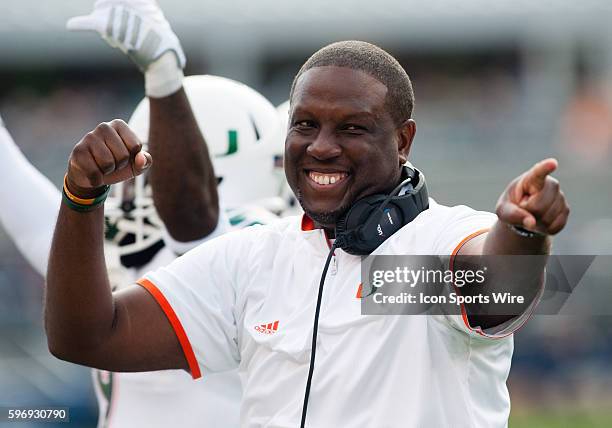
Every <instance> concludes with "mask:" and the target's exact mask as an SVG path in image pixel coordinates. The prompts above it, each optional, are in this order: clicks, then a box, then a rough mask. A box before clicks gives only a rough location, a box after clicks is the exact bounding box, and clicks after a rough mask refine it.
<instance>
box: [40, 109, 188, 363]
mask: <svg viewBox="0 0 612 428" xmlns="http://www.w3.org/2000/svg"><path fill="white" fill-rule="evenodd" d="M150 164H151V157H150V155H149V154H148V153H145V152H144V151H141V146H140V143H139V142H138V139H137V137H136V136H135V135H134V134H133V133H132V131H131V130H130V129H129V128H128V126H127V125H126V124H125V123H124V122H122V121H120V120H115V121H112V122H110V123H103V124H101V125H99V126H98V127H97V128H96V129H95V130H94V131H92V132H90V133H88V134H87V135H86V136H85V137H84V138H83V139H82V140H81V141H80V142H79V143H78V144H77V145H76V146H75V148H74V149H73V151H72V153H71V155H70V159H69V162H68V169H67V173H66V187H67V191H68V192H69V193H71V194H72V195H74V196H76V197H78V198H81V199H91V198H96V197H99V196H100V195H101V193H102V192H103V191H104V190H105V187H104V186H105V185H107V184H112V183H117V182H119V181H123V180H125V179H128V178H131V177H133V176H135V175H139V174H141V173H142V172H143V171H144V170H145V169H147V168H148V167H149V165H150ZM78 202H79V203H80V201H78ZM77 208H79V206H78V205H77ZM103 243H104V211H103V208H102V205H98V206H97V207H96V208H93V209H91V210H90V211H86V212H82V211H81V210H76V209H75V205H74V204H72V205H71V204H70V203H69V202H66V201H65V202H64V203H62V205H61V208H60V212H59V216H58V220H57V225H56V228H55V234H54V237H53V243H52V246H51V253H50V259H49V269H48V273H47V288H46V293H45V328H46V332H47V339H48V344H49V349H50V350H51V352H52V353H53V354H54V355H55V356H57V357H58V358H61V359H64V360H67V361H71V362H75V363H78V364H83V365H87V366H91V367H97V368H102V369H107V370H112V371H150V370H161V369H178V368H182V369H187V367H188V365H187V363H186V361H185V357H184V356H183V353H182V352H181V348H180V345H179V342H178V340H177V338H176V336H175V334H174V331H173V330H172V328H171V325H170V323H169V321H168V320H167V318H166V317H165V315H164V313H163V312H162V310H161V309H160V307H159V306H158V304H157V303H156V301H155V300H154V299H153V297H151V296H150V295H149V294H148V292H147V291H145V290H144V289H143V288H141V287H139V286H134V287H130V288H127V289H125V290H123V291H121V292H118V293H116V294H114V295H113V294H112V293H111V291H110V285H109V281H108V276H107V273H106V268H105V262H104V247H103Z"/></svg>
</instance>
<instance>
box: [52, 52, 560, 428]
mask: <svg viewBox="0 0 612 428" xmlns="http://www.w3.org/2000/svg"><path fill="white" fill-rule="evenodd" d="M290 100H291V113H290V117H291V119H290V122H289V123H290V125H289V129H288V132H287V139H286V150H285V172H286V175H287V179H288V181H289V184H290V185H291V188H292V189H293V191H294V192H295V194H296V195H297V196H298V199H299V201H300V203H301V205H302V208H303V209H304V211H305V216H304V217H303V218H302V219H301V220H300V219H299V218H296V217H293V218H287V219H285V220H282V221H279V222H277V223H273V224H270V225H267V226H262V227H254V228H249V229H245V230H243V231H239V232H235V233H230V234H227V235H224V236H223V237H220V238H218V239H215V240H212V241H210V242H208V243H206V244H204V245H202V246H200V247H198V248H197V249H195V250H193V251H191V252H190V253H188V254H186V255H185V256H183V257H181V258H179V259H177V260H176V261H175V262H173V263H172V264H171V265H169V266H168V267H166V268H162V269H159V270H157V271H156V272H153V273H150V274H147V275H146V276H145V277H144V278H143V279H141V280H139V281H138V283H139V286H132V287H130V288H126V289H125V290H122V291H121V292H118V293H115V294H114V295H112V294H111V293H110V292H109V290H108V285H107V279H106V275H105V271H104V266H103V251H102V243H101V242H102V237H101V235H102V230H101V223H102V218H103V211H102V209H101V206H102V205H101V200H102V199H103V194H104V192H106V191H107V188H106V187H105V186H106V185H108V184H110V183H116V182H119V181H121V180H125V179H126V178H129V177H131V176H133V175H138V174H140V173H142V172H143V171H145V170H146V169H148V168H149V167H150V165H151V163H152V158H151V156H150V155H149V154H148V153H146V152H143V151H141V149H140V145H139V142H138V140H137V138H136V137H135V135H134V134H133V133H132V132H131V130H130V129H129V128H128V127H127V126H126V125H125V124H124V123H122V122H120V121H113V122H111V123H110V124H109V125H108V126H110V127H111V128H112V129H113V130H114V133H113V134H112V135H108V136H106V137H105V138H103V144H102V142H101V141H99V140H98V138H99V137H101V136H100V135H99V132H97V131H94V136H95V137H96V138H93V137H91V136H86V137H85V138H83V140H81V141H80V142H79V143H78V144H77V146H76V147H75V149H74V150H73V153H72V155H71V157H70V166H69V168H68V172H67V188H66V189H65V192H66V194H67V195H69V194H76V195H78V197H79V198H84V199H87V200H89V201H93V202H91V203H89V204H88V205H84V206H78V205H77V206H74V205H72V204H69V203H65V204H63V206H62V208H61V210H60V215H59V218H58V224H57V227H56V233H55V236H54V243H53V247H52V251H51V261H50V265H49V273H48V278H47V279H48V285H47V286H48V288H47V295H46V328H47V334H48V340H49V347H50V349H51V351H52V352H53V353H54V354H55V355H56V356H58V357H59V358H62V359H66V360H69V361H73V362H77V363H79V364H84V365H89V366H94V367H105V368H107V369H110V370H117V371H141V370H159V369H175V368H182V369H184V370H186V371H189V372H190V373H191V375H192V376H193V377H194V378H199V377H201V376H207V375H208V374H209V373H215V372H222V371H224V370H231V369H233V368H235V367H238V369H239V373H240V375H241V380H242V385H243V399H242V407H241V424H242V425H243V426H252V427H255V426H268V427H281V426H282V427H287V426H299V425H300V420H301V419H300V418H301V415H302V409H303V403H304V389H303V385H305V384H306V378H307V376H308V373H309V360H310V358H309V357H310V351H311V347H310V343H311V338H312V336H313V329H312V318H313V314H314V310H315V305H316V302H317V285H318V282H319V275H320V271H319V269H322V265H323V262H324V260H325V257H326V256H327V255H328V253H329V246H328V245H329V242H328V240H327V239H326V238H327V237H329V235H331V234H333V233H334V231H335V229H336V227H337V225H338V222H339V220H340V219H341V217H342V216H343V214H344V213H345V212H346V210H347V209H348V208H349V207H351V206H352V205H353V204H354V202H356V201H357V200H359V199H361V198H363V197H366V196H368V195H372V194H374V193H383V194H384V193H388V192H389V191H390V190H391V189H393V188H394V187H396V186H397V185H398V183H399V181H400V176H401V171H402V165H403V164H404V163H405V162H406V161H407V158H408V154H409V152H410V147H411V144H412V142H413V138H414V135H415V131H416V127H415V122H414V121H413V120H412V119H411V113H412V105H413V95H412V87H411V84H410V80H409V78H408V76H407V75H406V72H405V71H404V70H403V69H402V68H401V66H400V65H399V64H398V63H397V61H396V60H395V59H394V58H393V57H391V56H390V55H389V54H387V53H386V52H384V51H383V50H381V49H380V48H377V47H375V46H373V45H370V44H368V43H364V42H340V43H336V44H332V45H330V46H327V47H325V48H323V49H321V50H319V51H318V52H316V53H315V54H314V55H313V56H312V57H311V58H310V59H309V60H307V61H306V63H305V64H304V65H303V66H302V68H301V70H300V71H299V72H298V74H297V76H296V78H295V80H294V84H293V86H292V92H291V95H290ZM94 147H96V149H95V150H96V153H97V154H99V156H98V155H92V154H91V150H93V148H94ZM111 154H114V155H115V156H113V157H115V158H116V159H117V161H116V162H115V163H114V164H113V165H112V167H109V168H108V170H106V172H105V173H103V172H101V171H100V169H99V168H98V166H97V165H98V164H99V162H101V161H102V160H103V159H110V157H111ZM555 168H556V161H554V160H545V161H542V162H539V163H537V164H536V165H535V166H534V167H533V168H532V169H530V170H529V171H527V172H526V173H524V174H522V175H521V176H519V177H517V179H516V180H514V181H512V182H511V183H510V184H509V186H508V188H507V189H506V190H505V191H504V192H503V193H502V195H501V197H500V199H499V201H498V205H497V214H498V218H495V216H493V215H491V214H488V213H481V212H475V211H473V210H471V209H469V208H467V207H463V206H459V207H453V208H450V207H444V206H441V205H438V204H436V203H435V201H433V200H431V201H430V204H429V208H428V209H427V210H425V211H423V212H422V213H421V214H420V215H419V216H417V217H416V218H415V219H414V220H413V221H412V222H411V223H409V224H407V225H405V226H404V227H403V228H402V229H400V230H399V231H398V232H396V233H395V234H394V235H392V236H391V237H390V238H389V239H387V240H386V241H385V242H384V243H383V244H382V245H381V246H380V247H379V248H378V249H376V251H375V253H379V254H440V255H451V254H453V255H466V254H546V253H547V252H548V251H549V247H550V237H549V235H551V234H555V233H558V232H559V231H560V230H561V229H562V228H563V227H564V225H565V223H566V221H567V216H568V214H569V209H568V207H567V203H566V202H565V199H564V196H563V194H562V193H561V191H560V190H559V185H558V182H557V181H556V180H554V179H553V178H551V177H550V176H549V174H550V173H551V172H552V171H553V170H554V169H555ZM65 199H66V198H65ZM65 199H64V200H65ZM185 202H186V203H187V202H188V199H186V200H185ZM71 207H72V209H71ZM84 210H87V211H86V212H81V211H84ZM519 226H520V227H522V229H521V228H518V227H519ZM483 228H489V229H483ZM84 235H85V236H88V237H89V239H88V241H87V243H84V242H83V241H82V240H81V239H79V238H80V237H81V236H84ZM334 257H335V259H336V261H335V263H334V269H330V273H329V276H328V278H327V282H326V287H327V288H326V293H324V295H323V300H322V304H321V312H320V313H321V315H320V322H319V329H318V330H319V335H318V340H317V342H316V344H317V345H318V346H317V349H318V350H319V354H318V357H317V359H316V370H315V371H314V377H313V378H312V384H311V388H310V399H309V402H308V403H309V404H308V412H307V415H306V416H307V418H306V422H307V424H308V426H311V427H323V426H346V427H361V426H390V427H396V426H415V427H416V426H436V427H438V426H505V425H506V424H507V418H508V414H509V398H508V393H507V390H506V387H505V380H506V377H507V375H508V370H509V367H510V359H511V354H512V337H511V335H510V333H511V332H512V331H514V329H516V328H517V326H518V324H519V323H520V322H523V321H524V320H525V318H526V316H528V312H529V311H530V310H532V309H533V305H534V304H535V302H536V301H537V299H534V300H533V302H530V304H529V305H528V307H527V308H525V313H524V314H520V316H518V317H515V318H512V319H507V320H504V322H503V323H501V324H500V323H498V321H497V320H493V321H491V320H488V319H483V320H480V319H479V318H478V317H472V316H471V315H470V314H468V316H467V317H466V318H465V319H462V317H460V316H439V317H427V316H422V317H400V316H373V315H361V313H360V303H359V299H358V298H356V291H357V288H358V284H359V279H360V259H359V258H358V257H356V256H351V255H349V254H347V253H345V252H344V251H342V250H340V249H337V250H336V251H335V256H334ZM541 270H542V269H540V272H538V274H541ZM538 277H539V275H536V276H534V280H533V284H532V288H533V289H537V288H538V287H540V286H541V281H540V280H539V278H538ZM85 278H86V279H85ZM495 286H496V285H495V284H494V283H493V284H491V283H487V284H486V287H489V288H495ZM533 294H534V295H535V294H537V292H536V291H534V293H533ZM92 302H96V303H95V304H93V303H92ZM481 321H482V322H481ZM500 327H501V328H500ZM118 350H121V352H118ZM302 426H305V425H304V421H303V418H302Z"/></svg>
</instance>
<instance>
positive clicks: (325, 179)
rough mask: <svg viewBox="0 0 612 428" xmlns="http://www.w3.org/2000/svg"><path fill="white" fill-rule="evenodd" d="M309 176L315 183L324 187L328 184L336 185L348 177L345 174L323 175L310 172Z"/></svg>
mask: <svg viewBox="0 0 612 428" xmlns="http://www.w3.org/2000/svg"><path fill="white" fill-rule="evenodd" d="M308 175H309V177H310V179H311V180H312V181H314V182H315V183H317V184H321V185H323V186H325V185H327V184H335V183H337V182H338V181H340V180H342V179H343V178H345V177H346V176H347V174H346V173H345V172H336V173H333V174H323V173H320V172H314V171H310V173H309V174H308Z"/></svg>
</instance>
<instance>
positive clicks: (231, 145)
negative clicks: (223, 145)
mask: <svg viewBox="0 0 612 428" xmlns="http://www.w3.org/2000/svg"><path fill="white" fill-rule="evenodd" d="M227 137H228V138H227V141H228V145H227V151H226V152H225V153H221V154H219V155H216V156H215V157H217V158H222V157H225V156H229V155H233V154H234V153H236V152H237V151H238V131H236V130H235V129H230V130H229V131H227Z"/></svg>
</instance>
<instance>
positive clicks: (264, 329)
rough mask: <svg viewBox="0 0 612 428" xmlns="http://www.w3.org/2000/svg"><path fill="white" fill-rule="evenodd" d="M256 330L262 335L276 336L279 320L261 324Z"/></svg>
mask: <svg viewBox="0 0 612 428" xmlns="http://www.w3.org/2000/svg"><path fill="white" fill-rule="evenodd" d="M254 328H255V330H256V331H258V332H260V333H261V334H274V333H276V332H277V330H278V320H276V321H274V322H271V323H268V324H259V325H256V326H255V327H254Z"/></svg>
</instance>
